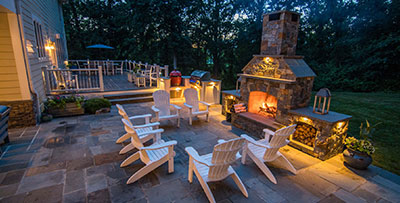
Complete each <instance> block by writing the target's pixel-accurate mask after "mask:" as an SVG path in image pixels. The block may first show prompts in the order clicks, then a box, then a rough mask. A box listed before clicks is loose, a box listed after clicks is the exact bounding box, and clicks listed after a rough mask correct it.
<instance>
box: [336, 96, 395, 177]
mask: <svg viewBox="0 0 400 203" xmlns="http://www.w3.org/2000/svg"><path fill="white" fill-rule="evenodd" d="M399 104H400V93H384V92H377V93H352V92H333V93H332V103H331V110H332V111H336V112H340V113H345V114H349V115H352V116H353V118H352V119H351V120H350V124H349V135H350V136H355V137H357V136H358V134H359V129H360V128H359V127H360V123H361V122H365V119H367V120H368V121H369V122H370V123H371V124H375V123H378V122H382V124H380V125H378V126H377V129H376V131H375V132H374V134H373V137H372V140H373V142H374V145H375V147H376V151H375V154H374V155H373V159H374V162H373V164H374V165H376V166H379V167H381V168H384V169H386V170H389V171H392V172H394V173H396V174H399V175H400V161H399V158H400V147H399V146H400V133H399V129H400V106H399Z"/></svg>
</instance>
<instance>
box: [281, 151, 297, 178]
mask: <svg viewBox="0 0 400 203" xmlns="http://www.w3.org/2000/svg"><path fill="white" fill-rule="evenodd" d="M278 160H279V161H280V162H281V163H282V164H283V165H284V166H285V167H286V168H287V169H288V170H289V171H290V172H292V173H293V174H297V170H296V169H295V168H294V167H293V165H292V164H291V163H290V162H289V160H287V158H286V157H285V156H283V155H281V156H279V157H278Z"/></svg>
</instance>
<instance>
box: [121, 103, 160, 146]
mask: <svg viewBox="0 0 400 203" xmlns="http://www.w3.org/2000/svg"><path fill="white" fill-rule="evenodd" d="M116 106H117V109H118V113H119V115H121V116H122V118H124V119H125V120H127V121H128V122H129V123H130V124H131V125H132V127H133V128H135V129H136V130H137V132H138V133H139V134H142V133H144V132H148V131H152V130H153V129H157V128H158V126H159V125H160V123H159V122H154V123H150V118H151V114H143V115H137V116H131V117H129V116H128V114H127V113H126V111H125V109H124V107H123V106H122V105H120V104H117V105H116ZM143 118H144V119H145V124H144V125H133V122H132V121H133V120H134V119H143ZM129 138H130V135H129V133H125V134H124V135H123V136H121V137H120V138H118V139H117V141H116V143H117V144H120V143H122V142H124V141H125V140H127V139H129Z"/></svg>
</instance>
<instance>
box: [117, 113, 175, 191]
mask: <svg viewBox="0 0 400 203" xmlns="http://www.w3.org/2000/svg"><path fill="white" fill-rule="evenodd" d="M122 122H123V123H124V125H125V130H127V132H129V134H130V135H131V141H132V145H133V146H134V147H135V148H137V149H139V151H138V152H136V153H134V154H132V155H131V156H129V157H128V158H127V159H125V160H124V161H123V162H122V163H121V165H120V166H121V167H125V166H127V165H129V164H131V163H133V162H134V161H136V160H138V159H139V158H140V160H141V161H142V162H143V163H145V164H146V166H144V167H143V168H141V169H139V170H138V171H136V173H134V174H133V175H132V176H131V177H130V178H129V179H128V181H127V182H126V184H131V183H134V182H136V181H137V180H139V179H140V178H141V177H143V176H145V175H146V174H148V173H150V172H151V171H153V170H154V169H156V168H157V167H159V166H161V165H162V164H163V163H165V162H167V161H168V173H172V172H174V156H175V151H174V145H176V144H177V142H176V141H175V140H172V141H168V142H165V141H164V140H162V139H158V141H157V142H155V143H153V144H152V145H150V146H147V147H145V146H144V145H143V142H142V140H141V139H140V137H139V136H138V135H139V134H138V133H137V131H136V130H135V129H134V128H133V126H132V125H131V124H130V122H129V121H127V120H125V119H122ZM156 131H159V132H160V133H161V132H163V131H164V130H163V129H157V130H156Z"/></svg>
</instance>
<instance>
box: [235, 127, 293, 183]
mask: <svg viewBox="0 0 400 203" xmlns="http://www.w3.org/2000/svg"><path fill="white" fill-rule="evenodd" d="M294 131H296V125H291V126H288V127H285V128H282V129H279V130H277V131H276V132H273V131H271V130H269V129H264V133H265V138H264V139H261V140H258V141H255V140H254V139H253V138H251V137H249V136H248V135H246V134H243V135H241V137H243V138H245V139H246V140H247V144H246V145H245V147H244V148H243V153H242V164H245V162H246V156H247V155H249V157H250V158H251V159H252V160H253V161H254V163H255V164H256V165H257V166H258V168H260V169H261V171H262V172H263V173H264V174H265V175H266V176H267V177H268V179H269V180H270V181H271V182H273V183H275V184H276V183H277V181H276V178H275V176H274V175H273V174H272V172H271V171H270V170H269V169H268V167H267V166H266V165H265V164H264V162H272V161H274V160H279V161H280V163H281V164H283V165H284V166H285V167H286V168H287V169H288V170H289V171H291V172H292V173H294V174H296V173H297V171H296V169H295V168H294V167H293V165H292V164H291V163H290V162H289V161H288V160H287V159H286V157H285V156H283V155H282V154H281V153H280V152H279V149H280V148H281V147H283V146H285V145H287V144H288V143H289V142H290V141H289V140H288V138H289V136H290V135H291V134H293V133H294ZM271 135H272V136H273V137H272V138H271V139H270V136H271ZM269 140H271V141H269Z"/></svg>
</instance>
